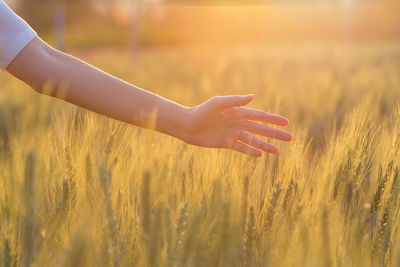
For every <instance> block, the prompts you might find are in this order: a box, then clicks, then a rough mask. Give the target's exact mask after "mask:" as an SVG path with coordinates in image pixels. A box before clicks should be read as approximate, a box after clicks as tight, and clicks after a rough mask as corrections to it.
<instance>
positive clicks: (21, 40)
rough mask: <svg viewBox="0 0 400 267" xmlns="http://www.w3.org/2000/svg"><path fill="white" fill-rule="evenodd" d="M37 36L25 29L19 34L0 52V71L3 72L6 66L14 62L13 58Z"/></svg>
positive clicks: (30, 30) (32, 31)
mask: <svg viewBox="0 0 400 267" xmlns="http://www.w3.org/2000/svg"><path fill="white" fill-rule="evenodd" d="M36 36H37V33H36V32H35V31H34V30H32V29H30V28H27V29H25V30H24V31H22V32H21V33H19V34H18V35H17V36H15V38H14V39H13V40H12V41H11V42H10V43H9V45H8V46H7V47H6V49H4V51H2V53H1V54H2V56H3V57H2V58H1V55H0V70H5V69H6V68H7V67H8V65H10V63H11V62H12V61H13V60H14V58H15V57H16V56H17V55H18V54H19V52H21V50H22V49H24V47H25V46H26V45H27V44H28V43H30V41H32V39H33V38H35V37H36Z"/></svg>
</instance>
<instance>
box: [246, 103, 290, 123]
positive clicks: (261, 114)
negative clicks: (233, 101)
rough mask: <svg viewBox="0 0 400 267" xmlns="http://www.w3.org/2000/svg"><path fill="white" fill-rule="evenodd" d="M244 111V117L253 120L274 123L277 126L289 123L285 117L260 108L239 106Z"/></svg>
mask: <svg viewBox="0 0 400 267" xmlns="http://www.w3.org/2000/svg"><path fill="white" fill-rule="evenodd" d="M240 109H241V110H242V111H244V113H245V115H246V118H247V119H250V120H253V121H261V122H266V123H270V124H275V125H278V126H286V125H288V124H289V120H288V118H286V117H283V116H280V115H275V114H271V113H268V112H265V111H262V110H257V109H252V108H246V107H240Z"/></svg>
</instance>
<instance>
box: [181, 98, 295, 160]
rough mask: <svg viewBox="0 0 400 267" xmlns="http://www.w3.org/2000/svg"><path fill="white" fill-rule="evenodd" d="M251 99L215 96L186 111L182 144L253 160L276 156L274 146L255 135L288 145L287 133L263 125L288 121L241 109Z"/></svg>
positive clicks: (285, 123) (280, 123)
mask: <svg viewBox="0 0 400 267" xmlns="http://www.w3.org/2000/svg"><path fill="white" fill-rule="evenodd" d="M253 98H254V95H236V96H216V97H213V98H211V99H209V100H207V101H206V102H204V103H202V104H200V105H199V106H196V107H194V108H190V109H189V111H188V112H189V123H188V126H187V132H186V135H185V138H184V141H185V142H187V143H190V144H193V145H198V146H203V147H214V148H229V149H233V150H236V151H239V152H242V153H245V154H249V155H252V156H255V157H260V156H261V155H262V152H261V151H265V152H269V153H276V152H277V151H278V148H277V147H276V146H274V145H272V144H269V143H267V142H265V141H264V140H262V139H260V138H257V137H256V136H255V134H257V135H261V136H265V137H270V138H274V139H278V140H282V141H290V140H291V139H292V134H291V133H289V132H285V131H282V130H278V129H274V128H271V127H269V126H267V125H265V124H263V123H268V124H274V125H279V126H286V125H288V123H289V121H288V119H287V118H285V117H282V116H279V115H274V114H270V113H267V112H264V111H261V110H255V109H251V108H246V107H243V106H244V105H247V104H248V103H250V102H251V101H252V100H253ZM260 122H261V123H260Z"/></svg>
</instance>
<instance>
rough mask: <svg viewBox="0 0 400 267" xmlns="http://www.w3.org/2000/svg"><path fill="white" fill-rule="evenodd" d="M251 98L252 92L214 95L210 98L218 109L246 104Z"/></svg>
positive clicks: (252, 96)
mask: <svg viewBox="0 0 400 267" xmlns="http://www.w3.org/2000/svg"><path fill="white" fill-rule="evenodd" d="M253 98H254V95H253V94H249V95H227V96H216V97H214V98H213V99H212V100H213V101H212V102H214V105H215V106H216V107H217V108H218V109H227V108H233V107H237V106H244V105H247V104H248V103H250V102H251V100H253Z"/></svg>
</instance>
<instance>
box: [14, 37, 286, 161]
mask: <svg viewBox="0 0 400 267" xmlns="http://www.w3.org/2000/svg"><path fill="white" fill-rule="evenodd" d="M7 71H8V72H9V73H10V74H12V75H13V76H15V77H17V78H19V79H20V80H22V81H24V82H25V83H27V84H28V85H30V86H31V87H32V88H33V89H35V90H36V91H37V92H40V93H44V94H48V95H51V96H55V97H58V98H61V99H63V100H66V101H68V102H70V103H73V104H76V105H78V106H81V107H84V108H87V109H89V110H92V111H94V112H97V113H100V114H103V115H106V116H108V117H111V118H114V119H117V120H121V121H124V122H127V123H131V124H134V125H138V126H141V127H147V128H148V127H150V126H151V127H152V128H154V129H155V130H157V131H159V132H162V133H165V134H168V135H171V136H174V137H177V138H179V139H181V140H183V141H185V142H187V143H191V144H194V145H199V146H205V147H221V148H231V149H234V150H237V151H240V152H243V153H247V154H250V155H253V156H261V151H260V150H264V151H267V152H272V153H274V152H276V151H277V148H276V147H275V146H273V145H271V144H268V143H266V142H265V141H263V140H261V139H258V138H257V137H255V136H254V135H253V134H259V135H264V136H268V137H272V138H277V139H280V140H285V141H289V140H290V139H291V134H289V133H287V132H284V131H281V130H276V129H273V128H270V127H268V126H266V125H264V124H260V123H256V122H255V121H261V122H267V123H272V124H276V125H282V126H284V125H287V123H288V120H287V119H286V118H284V117H281V116H278V115H273V114H269V113H266V112H264V111H259V110H253V109H248V108H244V107H240V106H243V105H246V104H247V103H249V102H250V101H251V100H252V99H253V96H252V95H247V96H224V97H214V98H212V99H210V100H208V101H206V102H205V103H203V104H201V105H199V106H196V107H193V108H188V107H184V106H181V105H179V104H177V103H174V102H172V101H169V100H167V99H165V98H162V97H160V96H158V95H156V94H153V93H151V92H148V91H145V90H143V89H141V88H138V87H135V86H133V85H131V84H129V83H127V82H124V81H122V80H120V79H118V78H116V77H113V76H111V75H109V74H107V73H105V72H103V71H101V70H99V69H97V68H95V67H93V66H91V65H89V64H87V63H85V62H83V61H80V60H79V59H77V58H74V57H72V56H70V55H67V54H64V53H62V52H60V51H58V50H55V49H53V48H52V47H50V46H48V45H47V44H46V43H45V42H43V41H42V40H41V39H39V38H35V39H33V40H32V41H31V42H30V43H29V44H28V45H27V46H26V47H25V48H24V49H23V50H22V51H21V52H20V53H19V54H18V56H17V57H16V58H15V59H14V60H13V62H12V63H11V64H10V65H9V66H8V68H7ZM46 84H51V89H52V90H50V91H46V90H43V89H44V88H45V87H44V86H45V85H46ZM154 118H155V121H153V123H152V120H153V119H154Z"/></svg>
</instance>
